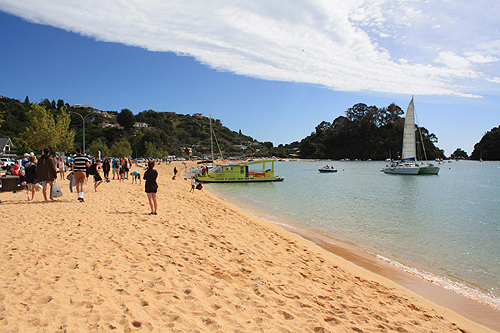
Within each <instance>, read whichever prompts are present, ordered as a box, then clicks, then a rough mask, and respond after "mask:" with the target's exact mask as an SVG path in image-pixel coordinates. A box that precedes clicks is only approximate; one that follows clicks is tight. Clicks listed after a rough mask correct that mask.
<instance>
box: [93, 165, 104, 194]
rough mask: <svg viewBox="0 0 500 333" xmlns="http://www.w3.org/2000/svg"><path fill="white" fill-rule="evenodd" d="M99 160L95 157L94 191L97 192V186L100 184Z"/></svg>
mask: <svg viewBox="0 0 500 333" xmlns="http://www.w3.org/2000/svg"><path fill="white" fill-rule="evenodd" d="M100 172H101V160H100V159H97V161H96V166H95V173H94V191H95V192H97V187H98V186H99V185H101V184H102V177H101V174H100Z"/></svg>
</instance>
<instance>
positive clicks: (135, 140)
mask: <svg viewBox="0 0 500 333" xmlns="http://www.w3.org/2000/svg"><path fill="white" fill-rule="evenodd" d="M35 104H38V105H40V106H43V108H44V109H45V110H47V112H48V114H49V117H50V118H51V119H53V120H55V119H57V116H58V115H60V114H61V112H62V110H65V112H67V113H69V115H70V116H71V121H70V123H69V128H68V130H69V131H73V133H74V140H73V142H71V144H70V146H71V147H72V148H71V149H68V152H71V153H72V152H74V148H75V147H77V146H79V147H81V146H82V140H83V129H82V118H81V117H80V116H78V115H75V114H74V113H79V114H80V115H82V116H83V117H85V116H87V118H86V123H85V126H86V128H85V145H86V148H87V152H89V153H91V154H95V153H96V152H97V151H101V152H103V154H109V155H111V156H116V155H118V156H120V155H122V156H123V154H124V153H129V154H127V155H131V156H133V157H135V156H139V157H140V156H144V157H162V156H167V155H176V156H189V155H191V156H193V155H197V156H204V155H209V154H210V150H211V142H210V119H209V118H208V117H206V116H203V115H201V114H197V115H183V114H177V113H174V112H157V111H153V110H148V111H143V112H140V113H139V114H137V115H133V113H132V112H131V111H130V110H128V109H123V110H121V111H120V112H118V111H109V112H106V115H107V116H109V115H111V116H113V117H114V118H113V119H111V123H113V122H115V123H118V124H119V125H120V126H119V127H118V126H107V127H106V126H104V127H103V123H104V121H109V120H110V119H108V118H109V117H104V116H103V115H99V114H89V113H90V112H91V111H93V109H89V108H88V107H75V106H70V105H69V104H67V103H64V101H63V100H61V99H60V100H58V101H57V102H56V101H55V100H53V101H50V100H48V99H45V100H43V101H41V102H39V103H35ZM33 105H34V104H32V103H31V102H30V101H29V99H28V97H27V98H26V100H25V101H24V102H20V101H18V100H15V99H11V98H8V97H1V98H0V137H10V138H11V140H12V141H13V143H14V149H15V150H16V151H17V153H18V154H22V153H24V152H30V151H36V150H37V149H39V148H34V147H33V146H32V145H31V146H30V143H29V142H27V140H24V139H23V135H22V134H23V133H24V132H25V131H26V128H27V127H29V126H30V125H32V124H31V123H30V119H29V116H28V115H29V112H30V110H31V109H32V107H33ZM136 122H138V123H145V124H147V125H148V127H147V128H136V127H134V123H136ZM115 125H116V124H115ZM212 127H213V129H214V132H215V134H216V139H217V141H215V140H214V141H213V145H214V153H215V154H217V155H218V148H217V144H218V145H219V146H220V149H221V150H222V153H223V154H225V155H226V156H241V155H252V154H254V153H256V152H257V151H262V152H264V151H265V152H266V153H269V152H270V151H269V148H272V144H271V146H270V145H269V144H270V143H259V142H257V141H256V140H255V139H253V138H252V137H250V136H248V135H244V134H242V133H241V131H238V132H235V131H232V130H230V129H228V128H227V127H225V126H223V125H222V122H221V120H219V119H212ZM127 143H128V144H129V146H128V147H123V146H124V145H125V146H126V144H127ZM124 148H125V149H124ZM117 150H118V151H117Z"/></svg>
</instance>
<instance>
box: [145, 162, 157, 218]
mask: <svg viewBox="0 0 500 333" xmlns="http://www.w3.org/2000/svg"><path fill="white" fill-rule="evenodd" d="M154 167H155V161H153V160H151V161H148V169H147V170H146V172H144V177H143V179H145V180H146V194H147V195H148V200H149V206H150V207H151V213H149V215H156V207H157V204H156V192H157V191H158V184H157V183H156V178H158V171H156V170H155V169H154Z"/></svg>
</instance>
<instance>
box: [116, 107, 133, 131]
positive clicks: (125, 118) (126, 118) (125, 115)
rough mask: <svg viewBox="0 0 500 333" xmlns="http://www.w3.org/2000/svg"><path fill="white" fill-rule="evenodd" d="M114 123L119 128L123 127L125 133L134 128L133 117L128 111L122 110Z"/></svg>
mask: <svg viewBox="0 0 500 333" xmlns="http://www.w3.org/2000/svg"><path fill="white" fill-rule="evenodd" d="M116 121H117V122H118V124H120V126H123V128H124V129H125V130H126V131H130V130H131V129H132V128H133V127H134V124H135V116H134V114H133V113H132V111H130V110H129V109H123V110H122V111H121V112H120V113H119V114H118V116H117V117H116Z"/></svg>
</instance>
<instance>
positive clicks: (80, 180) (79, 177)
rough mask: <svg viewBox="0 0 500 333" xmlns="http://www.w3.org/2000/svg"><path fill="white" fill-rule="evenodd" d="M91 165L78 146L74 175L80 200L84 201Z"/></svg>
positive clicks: (74, 159)
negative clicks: (88, 169)
mask: <svg viewBox="0 0 500 333" xmlns="http://www.w3.org/2000/svg"><path fill="white" fill-rule="evenodd" d="M89 166H90V161H89V159H88V158H87V157H86V156H84V155H82V150H81V149H80V148H76V154H75V156H74V157H73V175H74V176H75V182H76V192H77V193H78V201H80V202H84V201H85V200H84V199H83V190H84V185H85V180H86V179H87V168H88V167H89Z"/></svg>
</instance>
